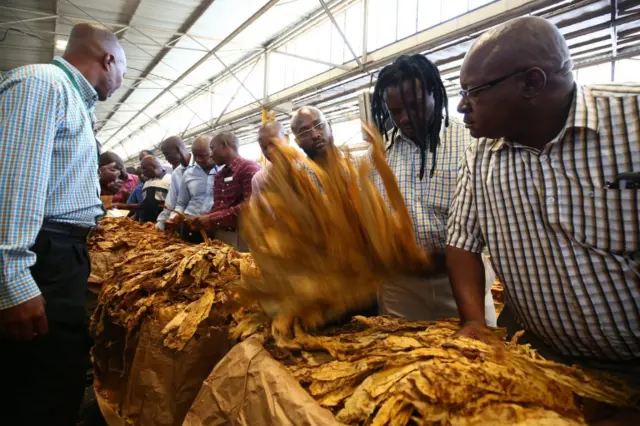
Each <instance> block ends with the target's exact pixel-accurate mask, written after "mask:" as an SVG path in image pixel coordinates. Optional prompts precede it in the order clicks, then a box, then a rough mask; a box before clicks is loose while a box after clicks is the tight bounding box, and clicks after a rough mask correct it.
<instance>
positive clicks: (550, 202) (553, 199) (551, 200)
mask: <svg viewBox="0 0 640 426" xmlns="http://www.w3.org/2000/svg"><path fill="white" fill-rule="evenodd" d="M547 202H548V203H549V204H553V203H555V202H556V199H555V198H553V197H549V198H547Z"/></svg>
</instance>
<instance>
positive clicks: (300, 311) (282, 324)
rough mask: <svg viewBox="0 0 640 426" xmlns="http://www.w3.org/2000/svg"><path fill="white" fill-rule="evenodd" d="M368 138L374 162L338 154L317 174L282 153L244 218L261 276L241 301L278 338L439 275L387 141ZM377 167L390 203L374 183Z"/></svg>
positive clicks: (251, 271)
mask: <svg viewBox="0 0 640 426" xmlns="http://www.w3.org/2000/svg"><path fill="white" fill-rule="evenodd" d="M365 129H366V130H367V131H368V132H369V135H370V138H371V140H372V155H371V159H372V161H371V162H369V161H362V162H357V163H356V162H355V161H353V160H352V159H351V158H349V157H348V156H346V157H345V156H342V155H341V154H340V153H339V151H338V150H337V149H336V148H335V147H330V148H328V150H327V159H326V161H325V162H324V163H322V164H317V163H315V162H313V161H311V160H309V159H307V158H306V157H304V156H303V155H302V154H300V152H299V151H298V150H296V149H294V148H291V147H288V146H286V145H285V144H283V143H281V144H276V149H275V152H274V154H273V157H274V158H273V163H272V166H271V168H270V169H269V174H268V178H267V181H266V184H265V187H264V188H263V189H262V190H261V191H260V196H259V197H252V199H251V201H250V203H249V204H248V206H247V207H246V208H245V209H244V211H243V214H242V216H241V218H242V228H241V229H242V230H243V237H244V239H245V241H246V242H247V244H248V245H249V248H250V249H251V253H252V254H253V257H254V260H255V265H256V266H257V267H256V268H251V267H249V268H245V269H244V270H243V271H242V272H243V285H242V287H241V288H240V289H239V292H240V293H241V295H242V296H243V298H244V300H245V304H251V303H253V302H258V303H259V304H260V305H261V306H262V307H263V308H264V309H265V310H266V311H267V312H269V314H270V315H272V316H274V321H273V326H274V330H286V329H287V328H288V326H289V325H290V324H291V323H292V321H293V320H294V319H297V320H301V321H302V323H303V324H304V325H305V326H306V327H310V328H313V327H317V326H320V325H322V324H324V323H326V322H327V321H328V320H331V319H334V318H336V317H339V316H340V315H341V314H343V313H344V312H347V311H350V310H352V309H357V308H359V307H363V306H366V305H367V304H369V303H371V301H372V299H373V298H374V297H375V294H376V290H377V287H378V284H379V283H380V282H381V280H383V279H384V278H385V277H388V276H394V275H397V274H398V273H400V272H401V273H403V274H407V273H409V274H410V273H415V274H421V275H423V276H424V275H425V274H428V273H429V272H430V271H432V270H433V269H435V265H436V262H435V261H434V259H433V258H432V257H431V256H429V255H428V254H427V253H425V252H424V251H423V250H422V249H421V248H420V247H419V245H418V244H417V242H416V239H415V236H414V233H413V229H414V227H413V225H412V222H411V218H410V216H409V212H408V210H407V207H406V205H405V202H404V199H403V197H402V194H401V193H400V190H399V188H398V184H397V181H396V179H395V177H394V175H393V172H392V171H391V169H390V168H389V166H388V164H387V162H386V160H385V158H384V152H383V143H382V139H381V137H380V135H379V134H377V133H374V131H373V130H371V129H370V128H369V127H367V126H366V125H365ZM372 166H373V168H375V169H376V171H377V172H378V173H379V174H380V176H381V177H382V181H383V182H384V187H385V192H386V199H387V200H388V202H386V201H385V198H384V197H383V194H381V193H380V192H379V191H378V189H377V187H376V186H375V185H374V183H373V181H372V180H371V172H372Z"/></svg>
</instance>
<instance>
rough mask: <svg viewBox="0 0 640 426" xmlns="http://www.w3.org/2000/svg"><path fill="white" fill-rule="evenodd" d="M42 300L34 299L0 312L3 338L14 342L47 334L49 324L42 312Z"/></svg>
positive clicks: (0, 328)
mask: <svg viewBox="0 0 640 426" xmlns="http://www.w3.org/2000/svg"><path fill="white" fill-rule="evenodd" d="M44 304H45V302H44V298H43V297H42V296H38V297H34V298H33V299H30V300H27V301H26V302H23V303H21V304H19V305H16V306H12V307H10V308H7V309H3V310H1V311H0V332H1V333H2V335H3V337H7V338H9V339H14V340H24V341H29V340H33V338H34V337H36V336H42V335H45V334H47V333H48V332H49V323H48V322H47V315H46V314H45V311H44Z"/></svg>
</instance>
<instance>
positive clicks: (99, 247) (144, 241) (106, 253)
mask: <svg viewBox="0 0 640 426" xmlns="http://www.w3.org/2000/svg"><path fill="white" fill-rule="evenodd" d="M178 241H179V240H178V239H177V238H176V237H175V236H173V235H171V234H168V233H165V232H156V231H155V227H154V225H153V223H145V224H142V223H140V222H136V221H134V220H131V219H128V218H115V217H106V218H103V219H100V221H99V222H98V227H97V228H96V231H95V232H94V234H93V235H92V236H91V238H90V239H89V241H88V242H87V246H88V247H89V251H90V253H91V275H90V276H89V282H90V283H94V284H97V285H102V283H103V282H104V281H105V280H106V279H107V278H109V277H110V276H111V274H112V273H113V270H114V269H113V266H114V265H115V264H116V263H118V262H120V261H121V260H122V259H124V257H125V256H126V255H127V253H129V251H130V250H133V249H135V250H137V251H144V250H149V249H162V248H165V247H168V246H170V245H172V244H175V243H176V242H178Z"/></svg>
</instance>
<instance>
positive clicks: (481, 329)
mask: <svg viewBox="0 0 640 426" xmlns="http://www.w3.org/2000/svg"><path fill="white" fill-rule="evenodd" d="M454 337H468V338H470V339H475V340H480V341H481V342H484V343H486V344H489V345H490V344H492V343H495V342H496V341H498V342H500V339H498V338H497V337H496V336H495V335H494V334H493V333H492V332H491V330H490V329H489V327H487V325H486V324H481V323H479V322H476V321H468V322H466V323H464V324H463V325H462V328H461V329H460V331H458V332H457V333H456V334H455V336H454Z"/></svg>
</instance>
